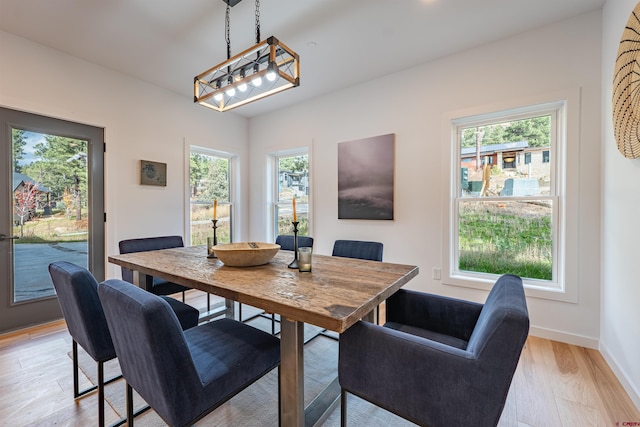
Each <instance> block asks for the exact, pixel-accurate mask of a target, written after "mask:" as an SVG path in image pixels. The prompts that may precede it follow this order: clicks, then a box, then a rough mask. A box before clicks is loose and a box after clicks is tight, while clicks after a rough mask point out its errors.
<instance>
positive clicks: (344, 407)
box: [340, 388, 347, 427]
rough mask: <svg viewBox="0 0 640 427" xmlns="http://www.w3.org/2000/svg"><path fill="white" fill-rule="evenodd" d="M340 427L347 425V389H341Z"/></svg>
mask: <svg viewBox="0 0 640 427" xmlns="http://www.w3.org/2000/svg"><path fill="white" fill-rule="evenodd" d="M340 427H347V391H346V390H345V389H343V388H342V389H340Z"/></svg>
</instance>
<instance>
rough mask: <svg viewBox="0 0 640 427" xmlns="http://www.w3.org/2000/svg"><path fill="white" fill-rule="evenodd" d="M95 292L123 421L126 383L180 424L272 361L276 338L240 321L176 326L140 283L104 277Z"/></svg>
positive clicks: (265, 369) (252, 379)
mask: <svg viewBox="0 0 640 427" xmlns="http://www.w3.org/2000/svg"><path fill="white" fill-rule="evenodd" d="M98 295H99V296H100V301H101V302H102V305H103V307H104V311H105V316H106V319H107V323H108V325H109V330H110V331H111V336H112V338H113V344H114V347H115V349H116V354H117V355H118V361H119V362H120V367H121V368H122V374H123V376H124V378H125V380H126V381H127V415H128V416H127V418H128V419H129V426H132V425H133V417H129V416H130V414H131V412H132V409H131V408H132V399H131V398H132V394H133V392H132V389H134V390H136V391H137V392H138V393H139V394H140V396H141V397H142V398H143V399H144V400H145V401H146V402H147V403H148V404H149V405H150V406H151V407H152V408H153V409H154V410H155V411H156V413H157V414H158V415H159V416H160V417H161V418H162V419H163V420H164V421H165V422H166V423H167V424H169V425H170V426H187V425H192V424H193V423H194V422H196V421H197V420H199V419H201V418H203V417H204V416H205V415H207V414H208V413H209V412H211V411H212V410H214V409H215V408H217V407H218V406H219V405H221V404H222V403H224V402H226V401H227V400H229V399H230V398H231V397H233V396H234V395H236V394H237V393H239V392H240V391H242V390H243V389H244V388H246V387H247V386H249V385H251V384H252V383H253V382H255V381H256V380H258V379H259V378H261V377H262V376H263V375H265V374H266V373H268V372H269V371H271V370H272V369H273V368H276V367H279V365H280V340H279V339H278V338H276V337H274V336H272V335H271V334H269V333H266V332H263V331H260V330H258V329H255V328H253V327H251V326H249V325H246V324H244V323H242V322H238V321H236V320H232V319H227V318H224V319H220V320H214V321H211V322H209V323H203V324H200V325H199V326H197V327H195V328H191V329H188V330H186V331H184V332H183V331H182V329H181V328H180V324H179V322H178V319H177V318H176V316H175V314H174V313H173V312H172V311H171V309H170V307H169V306H168V304H167V303H166V302H165V301H164V300H162V299H161V298H159V297H158V296H156V295H153V294H151V293H149V292H147V291H145V290H143V289H141V288H138V287H134V286H131V285H128V284H127V283H126V282H124V281H122V280H117V279H111V280H106V281H104V282H102V283H101V284H100V285H99V286H98ZM157 325H162V327H161V328H159V327H157ZM278 383H279V381H278ZM278 393H279V391H278Z"/></svg>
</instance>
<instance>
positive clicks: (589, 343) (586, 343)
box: [529, 326, 599, 350]
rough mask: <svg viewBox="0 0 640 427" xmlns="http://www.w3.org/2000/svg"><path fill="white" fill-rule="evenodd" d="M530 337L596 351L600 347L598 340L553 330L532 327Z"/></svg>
mask: <svg viewBox="0 0 640 427" xmlns="http://www.w3.org/2000/svg"><path fill="white" fill-rule="evenodd" d="M529 335H533V336H534V337H539V338H545V339H548V340H553V341H560V342H564V343H567V344H572V345H577V346H580V347H586V348H593V349H595V350H597V349H598V347H599V341H598V340H597V339H596V338H592V337H585V336H583V335H576V334H568V333H566V332H560V331H556V330H553V329H545V328H539V327H535V326H532V327H531V328H529Z"/></svg>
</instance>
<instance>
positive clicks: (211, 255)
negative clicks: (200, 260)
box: [207, 219, 218, 258]
mask: <svg viewBox="0 0 640 427" xmlns="http://www.w3.org/2000/svg"><path fill="white" fill-rule="evenodd" d="M211 222H213V242H211V241H210V239H211V238H210V237H208V238H207V252H208V253H207V258H218V257H217V256H216V254H215V252H214V251H213V249H212V248H213V247H214V246H215V245H217V244H218V236H216V229H217V228H218V220H217V219H212V220H211Z"/></svg>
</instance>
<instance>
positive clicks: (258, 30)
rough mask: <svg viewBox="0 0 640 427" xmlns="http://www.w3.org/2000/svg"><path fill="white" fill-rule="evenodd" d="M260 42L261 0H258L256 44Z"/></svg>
mask: <svg viewBox="0 0 640 427" xmlns="http://www.w3.org/2000/svg"><path fill="white" fill-rule="evenodd" d="M258 43H260V0H256V44H258Z"/></svg>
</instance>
